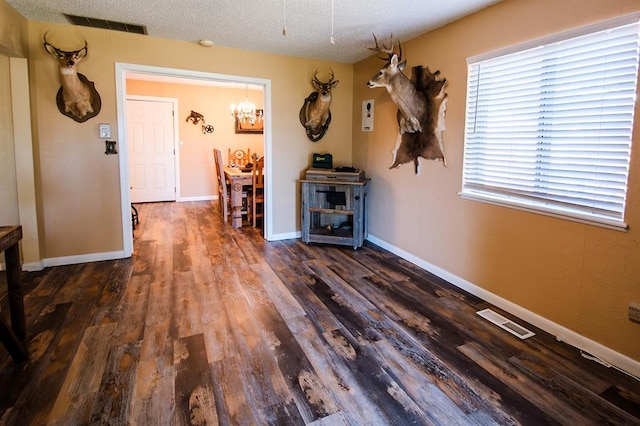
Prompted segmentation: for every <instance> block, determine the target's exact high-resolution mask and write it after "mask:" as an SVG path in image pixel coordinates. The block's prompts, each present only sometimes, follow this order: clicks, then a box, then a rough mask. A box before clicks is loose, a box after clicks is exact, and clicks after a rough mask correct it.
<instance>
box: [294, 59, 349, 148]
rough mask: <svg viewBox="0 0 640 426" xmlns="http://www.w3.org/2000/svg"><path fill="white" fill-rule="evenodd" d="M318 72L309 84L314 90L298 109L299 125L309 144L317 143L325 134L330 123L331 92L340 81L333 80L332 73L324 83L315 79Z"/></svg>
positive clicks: (316, 72)
mask: <svg viewBox="0 0 640 426" xmlns="http://www.w3.org/2000/svg"><path fill="white" fill-rule="evenodd" d="M317 75H318V70H316V71H315V73H314V74H313V79H312V80H311V84H313V87H315V88H316V91H315V92H311V94H309V96H307V97H306V98H305V100H304V104H302V108H301V109H300V124H302V126H303V127H304V128H305V130H306V132H307V138H309V140H310V141H311V142H318V141H319V140H320V139H322V137H323V136H324V135H325V133H327V130H328V129H329V124H330V123H331V110H329V107H330V106H331V99H332V95H331V90H332V89H334V88H335V87H336V86H337V85H338V83H339V82H340V80H334V75H333V71H331V76H330V77H329V80H328V81H326V82H322V81H320V80H318V78H317Z"/></svg>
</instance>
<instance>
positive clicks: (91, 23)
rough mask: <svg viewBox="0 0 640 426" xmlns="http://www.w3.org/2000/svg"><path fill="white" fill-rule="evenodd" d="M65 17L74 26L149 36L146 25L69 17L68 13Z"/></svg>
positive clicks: (84, 17)
mask: <svg viewBox="0 0 640 426" xmlns="http://www.w3.org/2000/svg"><path fill="white" fill-rule="evenodd" d="M64 16H65V17H66V18H67V19H68V20H69V22H71V23H72V24H73V25H81V26H83V27H93V28H103V29H105V30H114V31H123V32H125V33H135V34H144V35H147V27H145V26H144V25H136V24H126V23H124V22H115V21H107V20H106V19H98V18H88V17H86V16H76V15H67V14H66V13H65V14H64Z"/></svg>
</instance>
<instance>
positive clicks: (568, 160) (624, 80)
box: [460, 14, 640, 228]
mask: <svg viewBox="0 0 640 426" xmlns="http://www.w3.org/2000/svg"><path fill="white" fill-rule="evenodd" d="M639 28H640V26H639V22H638V15H637V14H636V15H634V16H633V17H625V18H622V19H618V20H616V21H612V22H608V23H606V24H601V25H599V26H598V27H597V28H594V27H590V28H586V29H582V30H579V31H578V32H573V33H572V34H569V35H567V34H564V35H562V36H555V37H554V38H553V39H545V40H542V41H540V40H539V41H538V42H534V43H529V44H527V45H526V46H520V47H519V48H517V47H516V48H511V49H509V51H508V52H506V53H505V52H504V51H503V52H501V53H500V54H498V55H496V54H489V55H484V56H478V57H474V58H469V59H468V60H467V64H468V86H467V109H466V127H465V148H464V167H463V187H462V192H461V193H460V195H461V196H462V197H463V198H469V199H474V200H479V201H486V202H490V203H495V204H499V205H505V206H511V207H515V208H521V209H525V210H531V211H537V212H541V213H546V214H550V215H554V216H560V217H567V218H569V219H573V220H578V221H585V222H588V223H596V224H602V225H604V226H609V227H614V228H626V225H625V223H624V209H625V199H626V192H627V176H628V171H629V157H630V153H631V136H632V129H633V115H634V108H635V103H636V84H637V80H638V57H639V51H640V47H639Z"/></svg>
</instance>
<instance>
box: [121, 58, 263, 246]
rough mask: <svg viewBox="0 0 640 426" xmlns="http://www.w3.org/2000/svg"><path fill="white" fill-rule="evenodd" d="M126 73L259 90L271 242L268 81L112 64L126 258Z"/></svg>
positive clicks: (128, 216)
mask: <svg viewBox="0 0 640 426" xmlns="http://www.w3.org/2000/svg"><path fill="white" fill-rule="evenodd" d="M130 74H138V75H139V74H145V75H149V76H154V78H157V79H163V80H166V81H167V82H169V81H171V80H174V81H175V80H179V79H181V80H184V79H187V80H189V81H190V82H191V83H192V84H193V83H194V82H202V84H203V85H204V84H210V83H216V82H217V83H224V84H229V85H233V84H236V85H240V86H239V87H245V86H246V85H256V86H260V87H262V93H263V105H264V117H263V120H264V134H263V144H264V146H263V152H264V156H265V175H266V179H265V192H266V197H265V204H264V212H265V220H264V229H263V231H264V238H265V239H266V240H271V239H272V217H273V215H272V211H271V209H272V207H271V206H272V205H273V202H272V200H271V194H272V191H271V190H270V187H271V180H270V179H269V176H272V173H271V167H272V166H271V164H272V162H271V151H272V150H271V141H272V135H271V80H268V79H262V78H257V77H243V76H235V75H227V74H215V73H207V72H198V71H190V70H182V69H174V68H163V67H155V66H146V65H137V64H125V63H116V103H117V105H116V110H117V119H118V140H119V141H120V142H119V144H120V149H119V153H120V155H119V170H120V198H121V207H122V208H121V210H122V225H123V226H122V241H123V251H124V254H125V256H126V257H129V256H131V254H132V253H133V230H132V227H131V207H130V206H131V193H130V185H131V176H130V175H129V174H130V172H129V161H130V159H129V155H128V148H129V146H128V140H127V139H128V138H127V116H126V99H127V88H126V84H127V83H126V81H127V76H128V75H130Z"/></svg>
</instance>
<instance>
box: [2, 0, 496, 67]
mask: <svg viewBox="0 0 640 426" xmlns="http://www.w3.org/2000/svg"><path fill="white" fill-rule="evenodd" d="M500 1H501V0H289V1H287V0H181V1H176V0H108V1H107V0H6V2H7V3H8V4H10V5H11V6H13V7H14V8H15V9H16V10H17V11H18V12H20V13H21V14H22V15H24V16H25V17H26V18H28V19H31V20H36V21H43V22H55V23H62V24H68V23H69V22H68V21H67V20H66V18H65V17H64V16H63V15H62V14H63V13H66V14H70V15H79V16H87V17H90V18H100V19H107V20H111V21H118V22H125V23H129V24H137V25H144V26H146V28H147V33H148V35H149V36H153V37H161V38H168V39H176V40H185V41H191V42H194V43H197V42H198V41H199V40H202V39H208V40H211V41H213V43H214V44H215V45H219V46H227V47H233V48H238V49H247V50H253V51H262V52H268V53H277V54H282V55H288V56H297V57H306V58H315V59H319V60H331V61H337V62H344V63H354V62H357V61H359V60H362V59H364V58H366V57H368V56H371V55H372V54H373V52H371V51H369V50H367V49H366V48H365V47H364V46H365V45H366V46H372V45H373V41H372V40H373V39H372V33H374V34H376V36H378V38H379V39H388V37H389V35H390V34H391V33H393V35H394V37H395V38H397V39H399V40H400V41H406V40H410V39H412V38H414V37H416V36H418V35H420V34H423V33H425V32H427V31H430V30H432V29H434V28H437V27H439V26H442V25H445V24H447V23H449V22H452V21H455V20H457V19H460V18H462V17H464V16H466V15H469V14H471V13H474V12H476V11H478V10H480V9H483V8H485V7H488V6H491V5H493V4H496V3H498V2H500ZM332 4H333V7H332ZM332 9H333V13H332ZM332 15H333V19H332ZM283 26H284V27H286V30H287V31H286V32H287V34H286V35H282V29H283ZM332 29H333V39H334V42H335V43H334V44H332V43H331V36H332Z"/></svg>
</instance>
